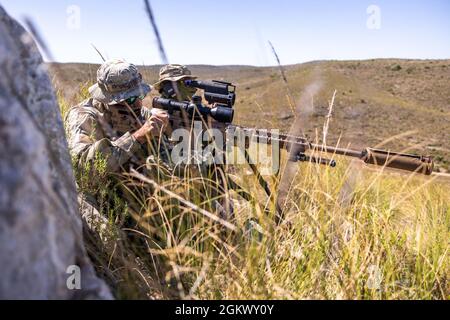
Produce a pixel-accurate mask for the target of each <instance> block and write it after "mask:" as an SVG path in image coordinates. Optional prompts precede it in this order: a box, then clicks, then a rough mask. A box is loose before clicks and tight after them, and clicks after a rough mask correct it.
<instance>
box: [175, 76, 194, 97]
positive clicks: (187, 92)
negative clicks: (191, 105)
mask: <svg viewBox="0 0 450 320" xmlns="http://www.w3.org/2000/svg"><path fill="white" fill-rule="evenodd" d="M177 86H178V92H179V94H180V97H179V98H181V101H190V100H191V98H192V96H193V95H194V94H195V92H197V89H195V88H190V87H187V86H186V85H185V84H184V82H183V81H178V82H177ZM177 98H178V97H177Z"/></svg>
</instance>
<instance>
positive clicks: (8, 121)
mask: <svg viewBox="0 0 450 320" xmlns="http://www.w3.org/2000/svg"><path fill="white" fill-rule="evenodd" d="M0 266H1V273H2V275H1V277H0V299H16V298H24V299H85V298H92V299H109V298H112V296H111V293H110V291H109V289H108V287H107V286H106V285H105V284H104V282H103V281H102V280H100V279H99V278H97V276H96V275H95V272H94V269H93V267H92V265H91V263H90V261H89V259H88V257H87V254H86V251H85V248H84V245H83V238H82V223H81V219H80V216H79V214H78V205H77V193H76V187H75V180H74V176H73V172H72V167H71V161H70V156H69V152H68V148H67V143H66V140H65V136H64V129H63V124H62V120H61V115H60V112H59V109H58V105H57V102H56V99H55V95H54V92H53V89H52V86H51V82H50V79H49V77H48V75H47V71H46V68H45V66H44V64H43V63H42V57H41V55H40V54H39V51H38V49H37V47H36V45H35V43H34V41H33V40H32V38H31V36H30V35H29V34H28V33H27V32H26V31H25V30H24V29H23V28H22V26H20V25H19V24H18V23H17V22H16V21H15V20H13V19H11V18H10V17H9V16H8V15H7V13H6V12H5V10H4V9H3V8H2V7H1V6H0ZM78 270H79V271H80V272H79V273H78ZM78 276H79V277H78ZM78 280H80V282H79V283H78Z"/></svg>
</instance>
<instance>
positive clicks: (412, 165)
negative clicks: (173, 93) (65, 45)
mask: <svg viewBox="0 0 450 320" xmlns="http://www.w3.org/2000/svg"><path fill="white" fill-rule="evenodd" d="M185 84H186V85H188V86H192V87H195V88H198V89H203V90H204V96H205V100H207V102H208V104H209V105H210V106H212V107H210V106H207V105H203V104H202V98H201V97H200V96H193V97H192V101H190V102H188V101H182V102H180V101H175V100H172V99H165V98H159V97H156V98H154V99H153V101H152V107H153V108H159V109H163V110H166V111H168V113H169V115H170V117H169V118H170V124H171V126H172V127H174V128H179V127H185V128H189V127H190V126H191V124H192V121H193V120H198V121H202V123H203V125H204V128H205V129H210V128H216V129H220V130H222V131H224V132H230V130H233V131H240V132H242V133H243V134H244V136H245V137H247V139H245V151H246V150H247V149H248V147H249V145H250V141H251V140H252V139H253V141H255V140H256V142H257V143H266V144H272V143H274V142H276V143H278V145H279V148H278V150H277V151H278V152H280V150H281V149H285V150H287V151H291V150H292V151H295V152H290V157H289V161H292V162H312V163H317V164H321V165H328V166H330V167H335V166H336V161H335V160H331V159H326V158H322V157H317V156H314V155H308V154H307V153H306V152H307V151H308V150H309V151H314V153H315V152H317V151H318V152H324V153H330V154H337V155H343V156H347V157H352V158H358V159H360V160H362V161H363V162H364V163H366V164H371V165H376V166H383V167H388V168H395V169H400V170H404V171H410V172H416V173H421V174H424V175H431V174H432V172H433V168H434V163H433V159H432V158H431V157H430V156H421V155H414V154H408V153H400V152H391V151H388V150H380V149H374V148H365V149H363V150H354V149H349V148H338V147H331V146H324V145H320V144H315V143H311V142H310V141H308V139H307V138H306V137H299V136H294V135H288V134H276V135H274V134H272V133H271V131H270V130H268V129H255V128H248V127H242V126H237V125H233V124H232V122H233V116H234V109H233V105H234V103H235V100H236V93H235V86H234V85H232V84H231V83H228V82H223V81H216V80H214V81H195V80H186V81H185ZM175 113H178V116H177V115H176V114H175ZM180 113H181V116H180ZM234 138H236V137H234ZM247 157H248V153H246V158H247ZM248 162H249V161H248ZM249 164H250V162H249ZM255 168H256V167H255ZM255 168H253V167H252V169H255ZM254 171H255V170H254ZM255 173H256V172H255ZM276 174H278V172H276Z"/></svg>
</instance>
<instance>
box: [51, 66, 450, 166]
mask: <svg viewBox="0 0 450 320" xmlns="http://www.w3.org/2000/svg"><path fill="white" fill-rule="evenodd" d="M97 68H98V65H94V64H72V63H68V64H51V65H50V72H51V74H52V75H53V76H54V83H55V85H56V88H57V90H59V91H60V92H61V93H62V94H63V96H64V98H65V99H66V100H67V101H69V102H70V103H71V104H73V103H75V102H76V100H77V92H78V91H79V88H80V86H82V85H83V84H86V83H88V82H92V81H94V80H95V74H96V70H97ZM159 68H160V66H146V67H143V68H142V69H141V70H142V74H143V76H144V79H145V80H146V81H147V82H149V83H153V82H155V81H156V79H157V77H158V70H159ZM190 68H191V70H192V71H193V73H194V74H195V75H198V76H199V77H200V78H203V79H217V80H226V81H230V82H233V83H235V84H236V85H237V86H238V89H237V94H238V99H237V102H236V106H235V109H236V113H235V114H236V117H235V122H236V123H237V124H240V125H247V126H256V127H267V128H280V129H281V130H282V131H289V128H290V126H291V124H292V122H293V120H294V116H293V113H292V111H291V110H292V108H291V107H290V105H289V100H288V98H287V97H288V96H287V89H286V86H285V84H284V82H283V81H282V78H281V76H280V72H279V69H278V68H276V67H252V66H203V65H202V66H200V65H195V66H190ZM284 68H285V71H286V77H287V80H288V83H289V90H290V92H291V93H292V95H293V97H294V101H295V104H298V103H299V100H300V97H301V96H302V92H303V90H304V88H305V87H307V86H308V85H311V84H317V86H318V87H320V89H319V91H318V92H317V95H316V96H314V97H313V99H312V100H311V101H313V105H314V108H313V110H312V111H311V112H309V113H302V112H300V113H299V114H297V115H298V116H300V117H303V118H304V120H303V121H302V122H303V123H304V124H305V128H303V131H304V132H305V133H306V134H307V135H308V136H309V137H312V138H314V137H315V132H316V130H317V131H318V132H319V135H320V132H321V130H322V126H323V123H324V120H325V116H326V114H327V113H328V104H329V100H331V98H332V96H333V92H334V90H337V94H336V99H335V103H334V111H333V117H332V121H331V124H330V134H329V138H328V140H329V142H330V143H337V141H338V139H339V137H341V138H340V144H341V145H347V144H351V145H352V146H355V147H364V146H375V145H377V144H379V143H381V142H383V141H385V140H386V139H388V138H391V137H393V136H396V135H399V134H402V133H405V132H408V131H411V130H414V131H415V132H416V133H415V134H412V135H408V136H403V137H400V138H398V139H394V140H393V141H391V142H389V143H388V144H386V145H384V146H383V147H386V148H393V149H394V148H395V149H396V150H399V151H402V150H406V149H407V150H408V151H413V152H417V153H425V154H430V155H432V156H434V158H435V160H436V163H437V165H438V170H440V171H444V172H445V171H448V170H449V169H450V90H449V88H450V60H426V61H425V60H367V61H318V62H310V63H305V64H298V65H290V66H285V67H284ZM297 107H301V106H297ZM300 109H301V108H300Z"/></svg>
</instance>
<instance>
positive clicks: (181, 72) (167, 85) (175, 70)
mask: <svg viewBox="0 0 450 320" xmlns="http://www.w3.org/2000/svg"><path fill="white" fill-rule="evenodd" d="M196 78H197V77H196V76H194V75H192V72H191V71H190V70H189V68H188V67H186V66H184V65H180V64H169V65H166V66H163V67H162V68H161V69H160V71H159V80H158V82H156V83H154V84H153V88H154V89H155V90H157V91H158V92H159V93H160V94H161V97H163V98H166V99H173V100H177V101H191V98H192V96H193V95H194V94H195V93H196V92H197V89H196V88H192V87H188V86H186V85H185V83H184V81H185V80H193V79H196ZM199 168H200V171H201V175H203V176H211V177H212V180H213V181H214V180H217V181H222V179H221V177H223V175H224V174H219V173H218V170H222V171H224V167H223V166H222V165H208V164H207V163H206V162H201V164H200V166H199ZM222 185H223V182H222ZM211 197H213V198H214V197H219V198H220V200H219V201H216V200H214V201H213V207H215V210H216V212H217V213H218V214H219V215H220V216H221V217H222V218H223V219H226V220H230V219H231V216H232V215H233V205H232V202H231V200H230V199H229V197H228V195H226V194H220V193H213V194H212V195H211Z"/></svg>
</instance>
